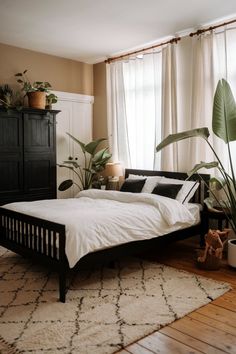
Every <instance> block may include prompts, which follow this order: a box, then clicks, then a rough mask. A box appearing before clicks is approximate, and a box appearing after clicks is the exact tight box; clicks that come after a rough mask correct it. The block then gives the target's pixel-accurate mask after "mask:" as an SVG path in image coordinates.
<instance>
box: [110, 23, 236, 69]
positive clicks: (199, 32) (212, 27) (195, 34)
mask: <svg viewBox="0 0 236 354" xmlns="http://www.w3.org/2000/svg"><path fill="white" fill-rule="evenodd" d="M235 22H236V19H234V20H231V21H228V22H224V23H221V24H219V25H215V26H210V27H208V28H204V29H199V30H197V31H196V32H192V33H190V34H189V36H190V37H193V36H199V35H200V34H202V33H204V32H208V31H212V30H214V29H216V28H219V27H223V26H226V25H230V24H231V23H235ZM183 37H185V36H182V37H176V38H172V39H170V40H169V41H166V42H162V43H159V44H156V45H152V46H151V47H147V48H143V49H139V50H135V51H133V52H129V53H126V54H122V55H119V56H117V57H112V58H108V59H106V60H105V63H106V64H110V63H111V62H112V61H115V60H119V59H122V58H125V57H128V56H130V55H133V54H138V53H143V52H146V51H148V50H150V49H154V48H158V47H161V46H163V45H165V44H169V43H170V44H172V43H177V42H178V41H180V40H181V38H183Z"/></svg>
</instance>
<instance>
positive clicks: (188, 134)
mask: <svg viewBox="0 0 236 354" xmlns="http://www.w3.org/2000/svg"><path fill="white" fill-rule="evenodd" d="M209 135H210V133H209V130H208V128H206V127H204V128H198V129H192V130H187V131H185V132H181V133H177V134H170V135H168V136H167V137H166V138H165V139H164V140H163V141H162V142H161V143H160V144H159V145H157V147H156V151H157V152H158V151H160V150H162V149H163V148H164V147H166V146H168V145H170V144H173V143H176V142H177V141H180V140H184V139H188V138H194V137H201V138H203V139H205V140H207V139H208V137H209Z"/></svg>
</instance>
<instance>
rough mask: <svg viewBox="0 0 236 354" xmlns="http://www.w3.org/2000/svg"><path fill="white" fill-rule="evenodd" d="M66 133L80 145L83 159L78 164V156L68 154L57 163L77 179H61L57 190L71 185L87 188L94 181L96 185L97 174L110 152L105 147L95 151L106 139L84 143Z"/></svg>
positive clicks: (101, 169)
mask: <svg viewBox="0 0 236 354" xmlns="http://www.w3.org/2000/svg"><path fill="white" fill-rule="evenodd" d="M67 134H68V135H69V137H70V138H71V139H72V140H73V141H74V142H75V143H76V144H78V145H79V146H80V148H81V150H82V153H83V157H84V161H83V165H80V164H79V162H78V158H73V157H71V156H70V157H69V158H68V160H66V161H63V163H62V164H58V166H59V167H64V168H67V169H69V170H70V171H72V172H73V175H74V177H75V178H76V179H77V181H74V180H72V179H67V180H65V181H63V182H62V183H61V184H60V185H59V187H58V189H59V191H65V190H67V189H68V188H70V187H72V186H73V185H75V186H77V187H78V189H79V190H83V189H89V188H91V187H92V186H93V184H95V183H96V185H98V184H99V178H98V174H99V172H102V171H103V170H104V168H105V165H106V163H107V161H108V160H109V159H110V158H111V154H109V153H108V152H107V150H108V148H107V147H106V148H103V149H101V150H99V151H97V148H98V146H99V145H100V144H101V142H103V141H105V140H106V139H104V138H102V139H98V140H94V141H91V142H90V143H88V144H85V143H82V142H81V141H80V140H78V139H76V138H75V137H74V136H73V135H71V134H69V133H67Z"/></svg>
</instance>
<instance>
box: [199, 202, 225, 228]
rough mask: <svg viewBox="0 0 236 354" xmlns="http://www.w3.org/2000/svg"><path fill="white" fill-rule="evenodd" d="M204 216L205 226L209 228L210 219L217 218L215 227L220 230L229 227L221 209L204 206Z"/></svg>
mask: <svg viewBox="0 0 236 354" xmlns="http://www.w3.org/2000/svg"><path fill="white" fill-rule="evenodd" d="M204 214H205V215H204V216H205V218H206V224H207V228H208V229H209V223H210V220H211V219H213V220H217V229H218V230H222V229H223V228H224V227H227V228H228V227H229V220H228V218H227V216H226V215H225V213H224V212H223V211H222V210H220V209H219V210H218V209H210V208H208V207H207V206H206V210H205V211H204Z"/></svg>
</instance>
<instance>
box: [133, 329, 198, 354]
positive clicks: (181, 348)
mask: <svg viewBox="0 0 236 354" xmlns="http://www.w3.org/2000/svg"><path fill="white" fill-rule="evenodd" d="M138 343H139V344H140V345H143V346H144V347H145V348H147V349H149V350H152V351H153V352H154V353H155V354H158V353H161V354H173V353H175V354H190V353H191V354H198V353H201V352H200V351H198V350H196V349H193V348H191V347H189V346H188V345H185V344H183V343H180V342H178V341H176V340H175V339H172V338H170V337H168V336H166V335H165V334H162V333H160V332H155V333H153V334H151V335H150V336H148V337H145V338H143V339H141V340H140V341H139V342H138Z"/></svg>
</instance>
